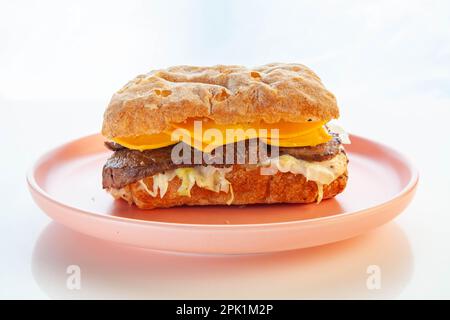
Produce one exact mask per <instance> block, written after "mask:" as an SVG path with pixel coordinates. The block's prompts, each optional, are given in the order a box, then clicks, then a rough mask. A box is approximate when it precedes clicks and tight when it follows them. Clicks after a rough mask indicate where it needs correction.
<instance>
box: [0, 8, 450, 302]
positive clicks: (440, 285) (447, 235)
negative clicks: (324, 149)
mask: <svg viewBox="0 0 450 320" xmlns="http://www.w3.org/2000/svg"><path fill="white" fill-rule="evenodd" d="M449 12H450V4H449V2H446V1H440V2H439V1H434V2H425V1H423V2H421V1H395V2H394V1H386V2H377V4H375V3H372V2H366V3H363V2H361V1H347V2H345V4H344V3H342V2H341V1H326V2H325V1H323V2H322V1H320V4H319V1H317V3H315V2H309V1H308V2H306V3H300V2H298V1H295V2H294V1H293V2H292V3H291V2H286V1H273V2H261V1H246V2H245V3H244V2H243V1H226V2H225V1H224V2H219V1H214V2H213V1H211V2H207V1H190V2H188V1H174V3H173V4H170V5H169V4H167V2H160V3H150V2H147V1H145V2H144V1H142V2H141V1H127V2H125V1H124V2H123V3H118V2H113V1H107V2H104V3H101V2H98V3H97V2H96V4H94V3H93V2H91V1H86V2H81V3H80V4H76V3H72V4H70V5H69V4H63V2H60V1H48V2H45V3H42V2H34V1H33V2H31V1H30V2H21V1H14V2H9V3H2V4H1V5H0V39H1V43H0V110H1V115H2V121H1V126H0V134H1V141H2V157H1V158H0V164H1V168H2V174H1V175H0V179H1V184H0V195H1V199H2V204H3V210H2V212H3V213H2V215H1V223H0V254H1V259H0V260H1V263H0V283H1V286H0V298H71V297H74V298H80V297H81V298H194V299H195V298H275V299H278V298H293V299H295V298H348V297H353V298H450V231H449V230H450V201H449V199H450V141H449V134H448V119H449V118H450V32H449V30H450V14H449ZM272 61H288V62H301V63H304V64H306V65H308V66H310V67H311V68H312V69H313V70H315V71H316V72H317V73H318V74H319V75H320V76H321V78H322V80H323V82H324V83H325V85H326V86H327V87H328V88H329V89H330V90H331V91H332V92H334V93H335V95H336V96H337V98H338V102H339V105H340V108H341V114H342V117H341V120H340V123H341V124H342V125H343V126H344V127H345V128H346V129H347V130H348V131H349V132H352V133H357V134H360V135H363V136H366V137H369V138H371V139H374V140H378V141H381V142H383V143H385V144H388V145H390V146H392V147H394V148H396V149H398V150H399V151H401V152H402V153H404V154H406V155H408V156H409V157H410V158H411V159H412V161H413V162H414V164H415V165H416V166H417V167H418V169H419V171H420V184H419V188H418V190H417V194H416V197H415V199H414V200H413V202H412V203H411V205H410V206H409V207H408V208H407V209H406V210H405V211H404V212H403V213H402V214H401V215H400V216H399V217H398V218H396V219H395V221H394V222H391V223H389V224H387V225H385V226H383V227H381V228H379V229H377V230H374V231H373V232H370V233H368V234H366V235H363V236H360V237H358V238H355V239H351V240H348V241H344V242H340V243H337V244H332V245H328V246H325V247H320V248H312V249H307V250H300V251H295V252H289V253H279V254H273V255H253V256H231V257H230V256H228V257H223V256H215V257H202V256H195V255H179V254H178V255H176V254H169V253H156V252H149V251H146V250H141V249H135V248H130V247H124V246H120V245H115V244H111V243H107V242H104V241H101V240H96V239H93V238H90V237H87V236H84V235H81V234H77V233H75V232H73V231H71V230H69V229H66V228H64V227H62V226H60V225H58V224H56V223H54V222H51V220H50V219H49V218H48V217H47V216H46V215H45V214H44V213H43V212H41V211H40V210H39V209H38V208H37V206H36V205H35V204H34V203H33V201H32V199H31V197H30V195H29V193H28V190H27V186H26V182H25V174H26V170H27V169H28V168H29V167H30V166H31V164H32V163H33V161H34V160H35V159H36V157H38V156H39V155H40V154H42V153H43V152H45V151H47V150H48V149H49V148H52V147H55V146H57V145H58V144H61V143H63V142H66V141H68V140H71V139H75V138H78V137H80V136H83V135H86V134H90V133H93V132H98V131H99V128H100V126H101V121H102V113H103V110H104V108H105V106H106V105H107V103H108V100H109V98H110V96H111V94H112V92H114V91H115V90H117V89H118V88H119V87H120V86H121V85H122V84H124V83H125V82H126V81H127V80H129V79H130V78H131V77H133V76H134V75H136V74H138V73H143V72H146V71H148V70H150V69H154V68H159V67H164V66H169V65H176V64H198V65H209V64H217V63H222V64H229V63H236V64H245V65H250V66H251V65H258V64H263V63H267V62H272ZM70 265H78V266H80V268H81V270H82V278H81V279H82V282H81V289H80V290H70V289H69V288H68V287H67V285H66V282H67V278H68V275H67V273H66V271H67V267H68V266H70ZM370 265H377V266H379V267H380V270H381V287H380V289H378V290H369V289H368V287H367V286H366V281H367V278H368V274H367V272H366V271H367V267H368V266H370Z"/></svg>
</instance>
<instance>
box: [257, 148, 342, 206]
mask: <svg viewBox="0 0 450 320" xmlns="http://www.w3.org/2000/svg"><path fill="white" fill-rule="evenodd" d="M346 170H347V157H346V156H345V154H344V153H342V152H341V153H339V154H338V155H336V156H335V157H333V158H332V159H330V160H326V161H320V162H319V161H305V160H301V159H297V158H294V157H292V156H290V155H282V156H280V157H278V158H274V159H269V160H267V161H266V162H264V163H263V164H262V167H261V174H262V175H273V174H275V173H277V172H278V171H280V172H291V173H294V174H301V175H303V176H305V178H306V180H308V181H314V182H315V183H316V184H317V191H318V195H317V202H320V201H322V198H323V186H324V185H327V184H330V183H331V182H333V181H334V180H336V179H337V178H338V177H339V176H341V175H342V174H344V173H345V171H346Z"/></svg>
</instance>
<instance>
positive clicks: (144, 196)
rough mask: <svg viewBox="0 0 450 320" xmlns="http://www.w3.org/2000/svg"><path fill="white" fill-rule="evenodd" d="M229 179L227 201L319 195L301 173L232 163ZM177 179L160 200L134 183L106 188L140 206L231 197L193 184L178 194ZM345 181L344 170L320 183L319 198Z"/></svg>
mask: <svg viewBox="0 0 450 320" xmlns="http://www.w3.org/2000/svg"><path fill="white" fill-rule="evenodd" d="M226 178H227V180H228V181H230V183H231V185H232V187H233V192H234V199H233V202H232V203H231V204H233V205H243V204H257V203H260V204H264V203H312V202H315V201H317V197H318V195H319V192H318V187H317V184H316V183H315V182H313V181H307V180H306V178H305V177H304V176H303V175H301V174H293V173H281V172H278V173H277V174H275V175H260V170H259V169H253V170H248V168H246V167H244V166H240V165H235V166H234V167H233V171H231V172H229V173H228V174H227V175H226ZM144 182H145V184H146V185H147V186H152V183H153V179H152V178H151V177H149V178H146V179H144ZM180 183H181V181H180V179H178V178H177V177H175V178H174V179H173V180H172V181H171V182H170V183H169V187H168V190H167V192H166V194H165V195H164V197H163V198H162V199H161V198H160V197H159V195H157V196H156V197H152V196H150V195H149V194H148V193H147V192H146V191H145V190H144V189H143V188H142V187H141V186H140V184H139V183H138V182H136V183H132V184H129V185H127V186H125V187H124V188H122V189H120V190H116V189H115V190H109V191H110V192H111V191H113V192H111V193H112V194H113V195H114V196H115V197H116V198H120V197H121V198H124V199H125V200H127V201H128V202H129V203H130V204H132V203H134V204H136V205H137V206H138V207H139V208H141V209H153V208H168V207H175V206H182V205H225V204H227V203H228V201H229V200H230V198H231V194H230V193H225V192H219V193H216V192H214V191H210V190H207V189H203V188H200V187H198V186H197V185H194V186H193V187H192V189H191V196H190V197H188V196H180V195H178V194H177V190H178V188H179V186H180ZM346 184H347V172H345V173H344V174H342V175H341V176H339V177H338V178H337V179H336V180H334V181H333V182H331V183H330V184H328V185H324V186H323V199H329V198H332V197H334V196H336V195H337V194H339V193H341V192H342V191H343V190H344V189H345V186H346Z"/></svg>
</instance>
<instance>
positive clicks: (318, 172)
mask: <svg viewBox="0 0 450 320" xmlns="http://www.w3.org/2000/svg"><path fill="white" fill-rule="evenodd" d="M327 134H328V131H327ZM330 137H331V139H330V140H328V141H327V142H325V143H321V144H318V145H316V146H301V147H283V146H272V145H270V144H268V141H267V140H266V139H262V138H256V139H249V140H246V141H244V142H245V149H244V150H245V151H244V153H243V154H239V153H238V152H236V154H235V156H236V158H239V157H240V159H241V161H242V160H243V161H242V162H241V163H240V164H239V165H242V166H246V167H247V168H248V169H259V170H260V174H261V175H272V174H276V173H277V172H281V173H286V172H290V173H293V174H301V175H303V176H304V177H305V178H306V179H307V180H308V181H314V182H315V183H316V184H317V189H318V197H317V201H321V199H322V195H323V186H324V185H327V184H330V183H331V182H332V181H334V180H335V179H337V178H338V177H339V176H341V175H342V174H344V173H345V172H346V170H347V161H348V160H347V157H346V155H345V152H344V151H343V148H342V145H341V140H342V138H341V137H339V136H338V135H336V134H330ZM255 140H256V141H257V142H258V143H256V144H254V145H253V146H256V148H257V149H253V150H252V148H251V144H252V141H255ZM183 143H184V142H181V144H183ZM105 144H106V146H107V147H108V148H109V149H111V150H112V151H114V153H113V155H112V156H111V157H110V158H109V159H108V161H107V162H106V164H105V166H104V168H103V187H104V188H105V189H108V190H109V191H110V192H111V193H112V194H113V195H114V194H115V195H116V196H117V195H120V194H121V190H122V188H124V187H125V186H127V185H129V184H131V183H136V182H137V183H138V184H139V187H140V188H141V189H142V190H144V191H145V192H146V193H147V194H149V195H150V196H152V197H160V198H163V197H164V195H165V194H166V192H167V189H168V185H169V183H170V182H171V181H172V180H173V179H174V178H175V177H177V178H178V179H179V180H180V186H179V188H178V190H177V193H178V194H179V195H181V196H190V194H191V189H192V188H193V186H194V185H196V186H198V187H200V188H204V189H207V190H211V191H214V192H225V193H229V194H230V198H229V201H228V203H229V204H230V203H232V201H233V197H234V195H233V189H232V185H231V184H230V182H229V181H228V180H227V178H226V175H227V173H229V172H231V171H232V170H233V165H227V164H214V165H210V164H209V163H208V161H207V160H208V157H210V159H211V158H214V157H217V156H220V157H225V154H226V150H227V149H228V148H230V147H233V148H234V149H233V150H239V149H238V148H236V142H234V143H230V144H226V145H224V146H223V147H224V150H225V152H223V153H222V154H219V155H216V153H215V149H213V150H212V152H209V153H205V152H201V155H202V157H201V159H202V161H203V162H204V163H202V164H195V165H194V164H189V163H175V162H174V161H173V160H172V157H171V156H172V149H173V148H174V146H172V145H169V146H165V147H160V148H156V149H146V150H143V151H140V150H135V149H130V148H127V147H125V146H123V145H121V144H118V143H117V142H107V143H105ZM262 145H263V146H264V147H266V148H267V150H268V157H267V158H266V159H263V160H261V161H259V162H258V163H257V164H256V165H255V164H253V163H251V162H250V157H251V155H252V154H254V153H258V150H259V148H261V146H262ZM185 147H187V148H188V149H190V150H191V151H193V152H191V153H190V154H191V155H192V157H194V151H195V150H197V149H195V148H193V147H192V146H190V145H185ZM273 148H277V151H278V154H277V156H276V157H271V153H272V151H273V150H272V149H273ZM197 152H199V151H198V150H197ZM188 162H189V161H188ZM191 163H194V162H193V161H192V162H191ZM219 163H225V161H222V162H220V161H219ZM148 177H151V178H152V180H151V182H150V183H146V182H145V180H144V179H145V178H148ZM147 181H148V180H147Z"/></svg>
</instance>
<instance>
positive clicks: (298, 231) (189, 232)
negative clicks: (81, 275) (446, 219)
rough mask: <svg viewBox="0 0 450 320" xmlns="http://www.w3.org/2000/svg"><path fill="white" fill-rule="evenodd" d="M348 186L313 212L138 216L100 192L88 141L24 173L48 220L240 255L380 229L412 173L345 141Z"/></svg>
mask: <svg viewBox="0 0 450 320" xmlns="http://www.w3.org/2000/svg"><path fill="white" fill-rule="evenodd" d="M351 140H352V144H351V145H348V146H346V150H347V154H348V157H349V159H350V163H349V169H348V171H349V181H348V186H347V188H346V190H345V191H344V192H343V193H342V194H340V195H338V196H337V197H336V198H335V199H330V200H325V201H323V202H322V203H320V204H319V205H317V204H310V205H296V204H285V205H254V206H247V207H243V206H240V207H235V206H207V207H178V208H170V209H157V210H139V209H137V208H136V207H134V206H128V204H127V203H125V202H124V201H122V200H120V201H114V200H113V199H112V197H111V196H110V195H109V194H107V193H106V192H105V191H104V190H102V187H101V170H102V165H103V163H104V162H105V160H106V158H107V157H108V156H109V154H110V152H109V151H108V150H106V149H105V147H104V146H103V141H104V139H103V138H102V136H100V135H91V136H87V137H84V138H81V139H78V140H76V141H73V142H70V143H68V144H66V145H63V146H61V147H59V148H57V149H55V150H53V151H50V152H49V153H47V154H45V155H44V156H43V157H41V158H40V160H39V161H38V162H37V163H36V165H35V166H34V167H33V168H32V169H31V170H30V172H29V174H28V177H27V179H28V184H29V187H30V191H31V194H32V196H33V198H34V200H35V201H36V203H37V204H38V206H39V207H40V208H41V209H42V210H44V211H45V212H46V213H47V214H48V215H49V216H50V217H51V218H53V219H55V220H56V221H58V222H60V223H62V224H64V225H66V226H68V227H70V228H72V229H74V230H77V231H79V232H82V233H85V234H88V235H91V236H94V237H97V238H101V239H106V240H111V241H116V242H120V243H123V244H128V245H133V246H139V247H144V248H151V249H157V250H167V251H178V252H192V253H213V254H245V253H261V252H274V251H284V250H292V249H298V248H306V247H312V246H318V245H322V244H326V243H331V242H335V241H339V240H343V239H347V238H350V237H354V236H356V235H358V234H361V233H363V232H366V231H367V230H369V229H372V228H375V227H378V226H380V225H382V224H384V223H386V222H388V221H389V220H391V219H392V218H394V217H395V216H396V215H398V214H399V213H400V212H401V211H402V210H403V209H405V207H406V206H407V205H408V203H409V202H410V201H411V199H412V197H413V195H414V191H415V189H416V186H417V181H418V174H417V172H416V170H415V169H414V168H413V167H412V166H411V164H410V163H409V161H408V160H407V159H405V158H404V157H403V156H402V155H400V154H399V153H397V152H396V151H394V150H392V149H390V148H389V147H386V146H384V145H381V144H378V143H375V142H373V141H370V140H368V139H364V138H361V137H358V136H351Z"/></svg>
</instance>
